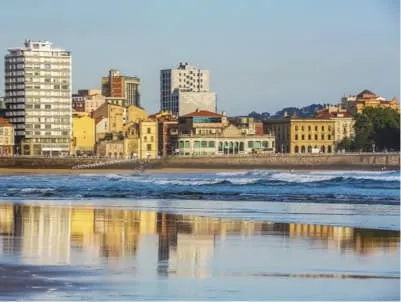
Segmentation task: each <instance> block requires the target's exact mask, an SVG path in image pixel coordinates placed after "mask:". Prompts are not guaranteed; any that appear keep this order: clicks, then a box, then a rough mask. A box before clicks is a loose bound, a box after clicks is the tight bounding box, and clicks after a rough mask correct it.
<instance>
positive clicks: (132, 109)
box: [127, 105, 149, 123]
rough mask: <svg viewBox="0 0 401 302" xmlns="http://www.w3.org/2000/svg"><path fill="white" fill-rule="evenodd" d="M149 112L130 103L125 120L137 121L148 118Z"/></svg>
mask: <svg viewBox="0 0 401 302" xmlns="http://www.w3.org/2000/svg"><path fill="white" fill-rule="evenodd" d="M148 116H149V114H148V113H147V112H146V111H145V110H144V109H142V108H140V107H137V106H134V105H131V106H128V108H127V122H128V123H129V122H138V121H143V120H146V119H147V118H148Z"/></svg>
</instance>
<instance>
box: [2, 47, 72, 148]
mask: <svg viewBox="0 0 401 302" xmlns="http://www.w3.org/2000/svg"><path fill="white" fill-rule="evenodd" d="M24 46H25V47H21V48H11V49H8V54H6V55H5V102H6V106H7V112H6V117H7V118H8V119H9V120H10V122H11V123H12V124H13V126H14V128H15V138H16V145H17V152H18V153H21V154H26V155H40V154H43V155H45V154H48V155H57V154H60V153H69V152H70V145H71V132H72V116H71V111H72V108H71V54H70V52H69V51H67V50H65V49H59V48H54V47H53V46H52V43H50V42H48V41H31V40H28V41H25V45H24Z"/></svg>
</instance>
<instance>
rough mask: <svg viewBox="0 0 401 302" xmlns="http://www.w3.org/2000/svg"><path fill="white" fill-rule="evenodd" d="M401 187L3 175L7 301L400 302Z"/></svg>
mask: <svg viewBox="0 0 401 302" xmlns="http://www.w3.org/2000/svg"><path fill="white" fill-rule="evenodd" d="M399 190H400V173H399V171H360V170H359V171H356V170H285V169H281V170H279V169H277V170H275V169H184V168H165V169H145V171H143V172H141V173H137V170H135V169H0V255H1V256H0V280H6V281H5V282H0V300H16V299H17V300H18V299H23V300H28V299H35V300H41V301H43V300H52V301H56V300H57V301H58V300H77V299H84V300H146V299H149V300H162V299H167V300H193V299H198V300H238V299H239V300H267V299H273V300H276V299H288V300H299V299H303V300H325V299H330V300H369V299H375V300H381V299H385V300H399V297H400V296H399V292H400V287H399V284H400V278H399V275H400V270H399V267H400V262H399V259H400V240H399V238H400V215H399V213H400V198H399ZM238 259H241V261H238ZM182 284H185V286H182ZM294 284H295V286H294Z"/></svg>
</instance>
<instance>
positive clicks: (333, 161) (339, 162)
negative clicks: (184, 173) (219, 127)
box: [0, 153, 400, 170]
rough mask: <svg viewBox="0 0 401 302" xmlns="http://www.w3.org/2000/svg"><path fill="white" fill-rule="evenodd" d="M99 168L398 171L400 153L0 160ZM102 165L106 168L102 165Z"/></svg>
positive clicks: (4, 164) (3, 164)
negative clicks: (117, 160)
mask: <svg viewBox="0 0 401 302" xmlns="http://www.w3.org/2000/svg"><path fill="white" fill-rule="evenodd" d="M95 163H96V164H100V166H96V167H93V168H96V169H137V168H139V167H140V166H143V167H144V168H145V169H160V168H186V169H191V168H193V169H333V170H335V169H338V170H342V169H355V170H383V169H386V170H399V169H400V154H399V153H348V154H308V155H290V154H270V155H255V156H221V157H171V158H168V159H160V160H151V161H148V162H144V161H121V162H115V161H111V160H109V159H104V158H43V157H0V168H11V169H12V168H18V169H72V168H73V167H76V166H78V165H89V164H95ZM101 163H103V164H101Z"/></svg>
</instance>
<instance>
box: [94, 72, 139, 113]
mask: <svg viewBox="0 0 401 302" xmlns="http://www.w3.org/2000/svg"><path fill="white" fill-rule="evenodd" d="M139 85H140V79H139V78H138V77H129V76H124V75H121V74H120V71H119V70H114V69H111V70H109V76H107V77H102V94H103V95H104V96H106V97H114V98H124V99H126V100H127V102H128V105H135V106H137V107H140V93H139Z"/></svg>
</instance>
